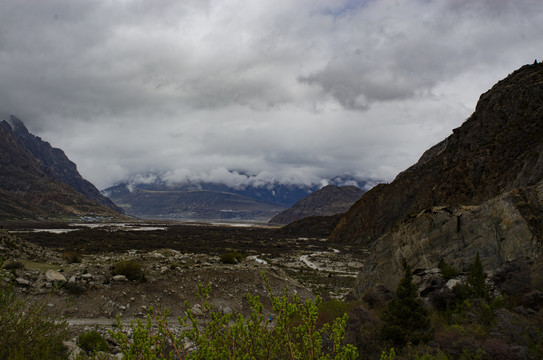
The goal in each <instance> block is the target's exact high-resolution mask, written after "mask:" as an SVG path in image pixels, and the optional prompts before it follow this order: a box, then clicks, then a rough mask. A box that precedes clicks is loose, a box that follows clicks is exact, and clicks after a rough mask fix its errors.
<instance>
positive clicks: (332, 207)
mask: <svg viewBox="0 0 543 360" xmlns="http://www.w3.org/2000/svg"><path fill="white" fill-rule="evenodd" d="M362 194H364V191H363V190H361V189H359V188H357V187H356V186H341V187H338V186H334V185H328V186H325V187H323V188H322V189H320V190H317V191H315V192H313V193H311V194H310V195H309V196H307V197H305V198H303V199H301V200H300V201H298V202H297V203H296V204H294V205H293V206H292V207H291V208H289V209H287V210H284V211H282V212H280V213H279V214H277V215H276V216H274V217H273V218H272V219H271V220H270V224H290V223H291V222H293V221H296V220H300V219H303V218H306V217H309V216H330V215H337V214H341V213H344V212H346V211H347V210H349V208H350V207H351V206H352V205H353V204H354V203H355V202H356V201H357V200H358V199H360V197H361V196H362Z"/></svg>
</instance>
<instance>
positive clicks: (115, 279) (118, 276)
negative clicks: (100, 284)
mask: <svg viewBox="0 0 543 360" xmlns="http://www.w3.org/2000/svg"><path fill="white" fill-rule="evenodd" d="M127 280H128V279H127V278H126V276H124V275H115V276H114V277H113V281H117V282H121V281H127Z"/></svg>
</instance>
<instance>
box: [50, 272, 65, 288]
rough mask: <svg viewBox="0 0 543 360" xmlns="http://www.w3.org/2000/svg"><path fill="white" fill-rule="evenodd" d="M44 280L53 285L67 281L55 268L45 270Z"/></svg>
mask: <svg viewBox="0 0 543 360" xmlns="http://www.w3.org/2000/svg"><path fill="white" fill-rule="evenodd" d="M45 280H47V282H48V283H52V284H54V285H63V284H65V283H66V282H67V281H68V280H66V277H65V276H64V275H62V274H61V273H60V272H58V271H55V270H47V271H46V272H45Z"/></svg>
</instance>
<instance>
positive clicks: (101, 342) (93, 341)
mask: <svg viewBox="0 0 543 360" xmlns="http://www.w3.org/2000/svg"><path fill="white" fill-rule="evenodd" d="M77 345H79V347H80V348H81V349H83V350H85V351H86V352H87V353H96V352H98V351H108V350H109V345H108V343H107V341H106V339H104V337H103V336H102V335H100V333H99V332H98V331H95V330H93V331H87V332H84V333H83V334H81V335H79V337H78V338H77Z"/></svg>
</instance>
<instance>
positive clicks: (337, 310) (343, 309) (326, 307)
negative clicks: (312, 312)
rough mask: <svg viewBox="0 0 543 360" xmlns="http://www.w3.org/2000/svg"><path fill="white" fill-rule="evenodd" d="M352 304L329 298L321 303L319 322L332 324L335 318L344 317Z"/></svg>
mask: <svg viewBox="0 0 543 360" xmlns="http://www.w3.org/2000/svg"><path fill="white" fill-rule="evenodd" d="M349 307H350V305H349V304H348V303H345V302H343V301H340V300H336V299H333V300H328V301H322V302H321V303H319V306H318V309H319V318H318V321H317V323H318V324H325V323H329V324H332V323H333V322H334V320H335V319H337V318H341V317H343V315H344V314H346V313H347V311H349Z"/></svg>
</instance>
